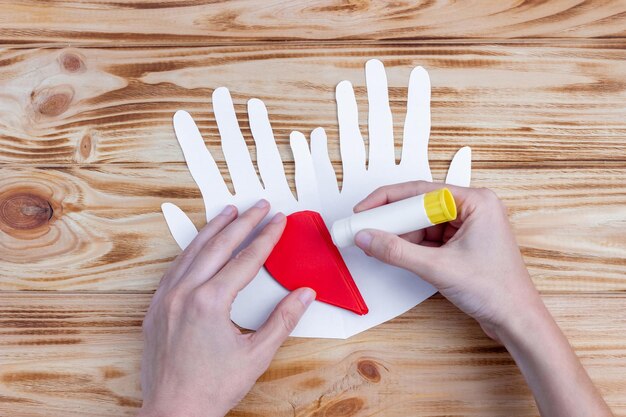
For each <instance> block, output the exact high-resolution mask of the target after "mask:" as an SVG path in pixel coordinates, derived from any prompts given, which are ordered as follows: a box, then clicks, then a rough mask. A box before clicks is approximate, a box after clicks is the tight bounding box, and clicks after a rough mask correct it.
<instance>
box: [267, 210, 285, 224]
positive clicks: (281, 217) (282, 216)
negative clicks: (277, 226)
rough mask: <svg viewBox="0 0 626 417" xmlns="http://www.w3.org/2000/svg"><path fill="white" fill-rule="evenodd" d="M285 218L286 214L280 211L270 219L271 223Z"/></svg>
mask: <svg viewBox="0 0 626 417" xmlns="http://www.w3.org/2000/svg"><path fill="white" fill-rule="evenodd" d="M284 219H285V215H284V214H283V213H281V212H278V213H276V214H274V217H272V220H270V223H280V222H282V221H283V220H284Z"/></svg>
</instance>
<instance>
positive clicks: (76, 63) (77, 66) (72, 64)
mask: <svg viewBox="0 0 626 417" xmlns="http://www.w3.org/2000/svg"><path fill="white" fill-rule="evenodd" d="M59 62H60V63H61V67H62V68H63V69H64V70H65V71H67V72H70V73H76V72H83V71H84V70H85V64H84V63H83V60H82V58H81V57H80V56H79V55H78V54H76V53H74V52H64V53H63V54H62V55H61V56H60V57H59Z"/></svg>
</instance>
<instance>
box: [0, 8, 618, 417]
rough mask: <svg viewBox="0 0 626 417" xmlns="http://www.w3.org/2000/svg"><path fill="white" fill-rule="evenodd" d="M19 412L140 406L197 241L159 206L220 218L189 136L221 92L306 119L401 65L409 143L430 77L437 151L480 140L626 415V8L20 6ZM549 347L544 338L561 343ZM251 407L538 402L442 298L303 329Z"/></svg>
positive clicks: (557, 303)
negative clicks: (176, 117) (340, 91)
mask: <svg viewBox="0 0 626 417" xmlns="http://www.w3.org/2000/svg"><path fill="white" fill-rule="evenodd" d="M0 10H1V12H0V323H1V325H0V415H2V416H120V415H129V416H131V415H133V414H134V413H135V412H136V410H137V407H139V406H140V404H141V392H140V387H139V361H140V355H141V349H142V344H141V343H142V342H141V323H142V319H143V315H144V313H145V310H146V308H147V306H148V303H149V301H150V298H151V294H152V292H153V291H154V289H155V287H156V285H157V283H158V281H159V279H160V276H161V274H162V273H163V271H164V270H165V268H166V267H167V265H168V263H169V262H171V261H172V259H174V257H175V256H176V254H177V253H178V252H179V250H178V248H177V246H176V244H175V243H174V241H173V240H172V239H171V237H170V235H169V233H168V230H167V228H166V226H165V222H164V220H163V218H162V215H161V213H160V209H159V205H160V204H161V203H162V202H164V201H168V200H169V201H173V202H175V203H176V204H178V205H180V206H181V207H182V208H183V209H185V210H187V211H190V212H191V213H192V214H193V218H194V220H195V221H196V222H197V224H198V225H200V224H201V223H202V218H203V206H202V203H201V199H200V196H199V193H198V190H197V189H196V187H195V184H194V183H193V181H192V179H191V176H190V175H189V173H188V172H187V169H186V166H185V164H184V161H183V156H182V153H181V151H180V149H179V147H178V144H177V142H176V139H175V137H174V132H173V128H172V122H171V120H172V115H173V113H174V111H176V110H177V109H186V110H188V111H190V112H191V113H192V114H193V115H194V117H195V118H196V120H197V121H198V123H199V127H200V130H201V131H202V134H203V135H204V138H205V140H206V144H207V146H209V147H210V148H211V150H212V151H213V152H214V154H216V155H218V156H219V161H218V163H219V165H220V169H222V170H223V172H225V164H224V162H223V159H221V152H220V151H219V136H218V134H217V130H216V126H215V119H214V116H213V114H212V112H211V103H210V97H211V92H212V91H213V89H215V88H217V87H219V86H227V87H229V88H230V89H231V92H232V94H233V98H234V100H235V105H236V110H237V111H238V115H239V118H240V120H241V121H242V126H243V128H244V134H245V135H246V136H247V140H248V141H249V144H250V145H252V141H251V138H250V136H249V130H248V127H247V119H246V114H245V111H244V110H245V102H246V100H247V99H248V98H251V97H258V98H260V99H262V100H264V101H265V103H266V104H267V106H268V108H269V112H270V118H271V121H272V122H273V126H274V128H275V133H276V138H277V140H278V142H279V143H278V144H279V148H280V150H281V153H282V155H283V158H284V159H285V161H287V162H286V164H287V171H288V176H289V179H290V181H292V180H293V158H292V156H291V154H290V151H289V148H288V134H289V132H290V131H291V130H300V131H303V132H307V133H308V132H309V131H310V130H312V129H313V128H315V127H317V126H323V127H324V128H326V130H327V132H328V134H329V138H330V140H331V142H330V150H331V152H332V155H333V159H334V160H335V162H336V163H337V166H336V167H337V168H339V166H340V165H339V164H338V162H339V153H338V143H337V121H336V110H335V103H334V87H335V85H336V84H337V83H338V82H339V81H341V80H343V79H349V80H351V81H352V82H353V83H354V85H355V90H356V94H357V97H358V101H359V103H360V105H361V106H360V107H361V111H362V112H361V120H362V123H365V122H366V113H365V111H366V109H367V107H366V97H365V90H364V70H363V66H364V63H365V61H366V60H367V59H369V58H379V59H381V60H382V61H383V62H384V63H385V65H386V67H387V69H388V76H389V83H390V86H391V89H390V98H391V100H392V110H393V111H394V114H395V115H396V117H395V119H394V120H395V129H396V132H397V137H400V132H401V127H402V126H401V124H402V120H403V112H404V106H405V103H404V97H405V95H406V85H407V81H408V76H409V72H410V69H411V68H412V67H413V66H416V65H422V66H424V67H425V68H427V69H428V70H429V72H430V75H431V79H432V85H433V94H432V122H433V123H432V124H433V128H432V133H431V141H430V159H431V161H432V162H431V164H432V167H433V172H434V176H435V179H436V180H441V179H443V176H444V173H445V169H446V167H447V166H448V164H449V162H450V160H451V158H452V155H453V154H454V151H455V150H456V149H457V148H459V147H461V146H463V145H470V146H472V148H473V150H474V170H473V184H474V185H475V186H485V187H491V188H493V189H494V190H495V191H496V192H497V193H498V195H499V196H501V198H502V199H504V201H505V202H506V204H507V205H508V206H509V208H510V216H511V220H512V223H513V225H514V228H515V231H516V233H517V236H518V239H519V243H520V245H521V248H522V251H523V254H524V257H525V260H526V262H527V264H528V267H529V269H530V271H531V274H532V277H533V279H534V281H535V283H536V285H537V286H538V288H539V289H540V290H541V292H542V295H543V297H544V299H545V302H546V304H547V305H548V307H549V309H550V310H551V311H552V313H553V314H554V316H555V317H556V319H557V321H558V322H559V324H560V325H561V326H562V328H563V330H564V332H565V333H566V334H567V336H568V337H569V339H570V341H571V343H572V345H573V347H574V348H575V350H576V352H577V354H578V355H579V356H580V358H581V360H582V361H583V363H584V365H585V367H586V369H587V370H588V372H589V374H590V375H591V377H592V379H593V380H594V381H595V383H596V384H597V386H598V387H599V389H600V391H601V392H602V394H603V395H604V397H605V398H606V400H607V402H608V403H609V404H610V406H611V407H612V408H613V410H614V412H615V413H616V414H617V415H626V181H625V180H624V177H625V176H626V2H624V1H623V0H604V1H599V0H598V1H594V0H588V1H582V0H551V1H549V2H547V1H546V2H534V1H533V2H531V1H521V0H493V1H457V2H452V1H445V0H432V1H416V2H411V1H397V2H378V1H365V0H363V1H358V0H346V1H331V0H315V1H306V0H300V1H292V2H280V1H269V0H263V1H261V0H259V1H248V0H239V1H232V2H213V1H208V0H206V1H205V0H189V1H173V0H161V1H150V0H137V1H132V2H110V1H106V0H85V1H78V0H74V1H72V0H68V1H58V2H57V1H54V2H39V1H34V0H23V1H19V2H15V1H7V0H0ZM537 343H541V340H537ZM232 415H233V416H246V417H249V416H269V415H271V416H291V415H298V416H344V417H347V416H373V415H377V416H407V415H420V416H443V415H455V416H456V415H464V416H535V415H538V412H537V410H536V408H535V405H534V402H533V399H532V396H531V394H530V392H529V390H528V388H527V387H526V385H525V383H524V380H523V379H522V377H521V375H520V373H519V371H518V369H517V368H516V366H515V364H514V363H513V361H512V360H511V358H510V356H509V355H508V353H507V352H506V351H505V350H504V349H503V348H502V347H499V346H498V345H497V344H495V343H494V342H492V341H490V340H489V339H488V338H487V337H486V336H484V335H483V333H482V332H481V330H480V328H479V326H478V325H477V324H476V323H475V322H473V321H472V320H471V319H469V318H468V317H466V316H464V315H463V314H462V313H460V312H459V311H458V310H457V309H456V308H455V307H453V306H452V305H451V304H450V303H449V302H448V301H446V300H445V299H443V298H442V297H441V296H435V297H433V298H431V299H429V300H428V301H426V302H424V303H423V304H420V305H419V306H417V307H415V308H414V309H412V310H411V311H410V312H408V313H406V314H404V315H402V316H401V317H398V318H396V319H394V320H392V321H390V322H388V323H385V324H384V325H381V326H378V327H376V328H374V329H371V330H369V331H367V332H365V333H362V334H360V335H357V336H355V337H353V338H351V339H349V340H345V341H338V340H309V339H290V340H289V341H288V342H287V343H286V344H285V345H284V347H283V348H281V349H280V351H279V352H278V355H277V356H276V359H275V361H274V362H273V363H272V366H271V368H270V369H269V370H268V371H267V373H265V374H264V375H263V376H262V377H261V379H260V380H259V382H258V383H257V384H256V385H255V387H254V389H253V390H252V392H251V393H250V394H249V395H248V396H247V397H246V399H245V400H244V401H243V402H242V403H241V404H240V405H239V406H238V407H237V409H236V410H234V411H233V412H232Z"/></svg>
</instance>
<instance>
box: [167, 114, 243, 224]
mask: <svg viewBox="0 0 626 417" xmlns="http://www.w3.org/2000/svg"><path fill="white" fill-rule="evenodd" d="M174 131H175V132H176V138H177V139H178V143H179V144H180V147H181V148H182V150H183V155H184V156H185V161H186V162H187V167H188V168H189V172H190V173H191V176H192V177H193V179H194V181H195V182H196V184H197V185H198V188H199V189H200V193H201V194H202V198H203V199H204V206H205V207H207V208H209V207H222V206H224V205H226V202H227V201H228V200H229V198H230V197H231V194H230V192H229V191H228V187H226V183H225V182H224V178H223V177H222V174H221V173H220V170H219V169H218V167H217V164H216V163H215V160H214V159H213V156H212V155H211V153H210V152H209V150H208V149H207V147H206V146H205V144H204V141H203V140H202V136H201V135H200V131H199V130H198V127H197V126H196V123H195V122H194V121H193V119H192V118H191V116H190V115H189V113H187V112H186V111H182V110H179V111H177V112H176V114H174ZM213 214H214V213H209V212H208V211H207V220H208V219H209V218H211V217H212V216H213Z"/></svg>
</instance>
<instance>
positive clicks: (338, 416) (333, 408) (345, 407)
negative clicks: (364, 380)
mask: <svg viewBox="0 0 626 417" xmlns="http://www.w3.org/2000/svg"><path fill="white" fill-rule="evenodd" d="M361 408H363V400H362V399H360V398H357V397H351V398H346V399H345V400H341V401H339V402H336V403H334V404H330V405H329V406H328V407H327V408H326V410H325V411H324V416H333V417H348V416H353V415H355V414H356V413H358V412H359V410H360V409H361Z"/></svg>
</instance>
